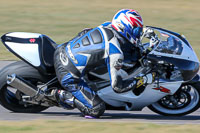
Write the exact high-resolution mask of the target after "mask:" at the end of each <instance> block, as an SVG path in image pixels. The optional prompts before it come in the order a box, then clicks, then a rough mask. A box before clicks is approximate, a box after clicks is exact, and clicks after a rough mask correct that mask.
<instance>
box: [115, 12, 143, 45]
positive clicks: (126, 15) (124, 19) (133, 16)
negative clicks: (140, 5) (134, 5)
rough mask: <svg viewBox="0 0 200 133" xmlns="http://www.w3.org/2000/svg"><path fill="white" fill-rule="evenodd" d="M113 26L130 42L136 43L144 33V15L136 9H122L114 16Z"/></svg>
mask: <svg viewBox="0 0 200 133" xmlns="http://www.w3.org/2000/svg"><path fill="white" fill-rule="evenodd" d="M112 27H113V28H114V29H115V30H117V31H118V32H119V33H120V34H121V35H122V36H123V37H125V38H126V39H127V40H128V41H129V42H131V43H132V44H135V43H136V41H137V39H139V38H140V36H141V34H142V30H143V21H142V17H141V16H140V14H139V13H138V12H137V11H135V10H132V9H122V10H120V11H119V12H117V13H116V14H115V16H114V17H113V20H112Z"/></svg>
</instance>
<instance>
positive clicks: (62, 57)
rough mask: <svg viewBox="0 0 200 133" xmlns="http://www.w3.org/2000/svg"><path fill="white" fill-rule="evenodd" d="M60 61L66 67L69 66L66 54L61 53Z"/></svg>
mask: <svg viewBox="0 0 200 133" xmlns="http://www.w3.org/2000/svg"><path fill="white" fill-rule="evenodd" d="M60 61H61V62H62V64H63V65H64V66H67V65H68V58H67V57H66V55H65V54H64V53H60Z"/></svg>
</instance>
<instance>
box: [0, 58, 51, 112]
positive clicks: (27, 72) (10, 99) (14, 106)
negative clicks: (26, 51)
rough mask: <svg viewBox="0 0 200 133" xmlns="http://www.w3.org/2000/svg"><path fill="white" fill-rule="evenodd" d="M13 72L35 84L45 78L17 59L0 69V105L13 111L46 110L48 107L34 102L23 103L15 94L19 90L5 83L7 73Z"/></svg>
mask: <svg viewBox="0 0 200 133" xmlns="http://www.w3.org/2000/svg"><path fill="white" fill-rule="evenodd" d="M13 73H15V74H16V75H18V76H20V77H22V78H24V79H26V80H28V81H30V82H34V84H36V83H37V82H38V81H40V82H43V83H44V82H45V78H44V77H42V76H41V74H39V72H38V71H37V70H36V69H35V68H33V67H31V66H30V65H28V64H26V63H25V62H23V61H17V62H15V63H12V64H10V65H8V66H6V67H4V68H3V69H2V70H1V71H0V103H1V105H2V106H3V107H4V108H6V109H8V110H10V111H13V112H18V113H38V112H41V111H43V110H46V109H47V108H48V107H44V106H40V105H35V104H25V103H23V102H22V101H21V100H20V99H19V97H17V94H19V91H16V89H15V88H12V87H11V86H9V85H7V75H10V74H13Z"/></svg>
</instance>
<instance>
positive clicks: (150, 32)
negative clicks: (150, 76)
mask: <svg viewBox="0 0 200 133" xmlns="http://www.w3.org/2000/svg"><path fill="white" fill-rule="evenodd" d="M143 34H144V37H146V38H148V39H151V37H152V36H156V34H155V32H154V30H153V29H151V28H144V30H143Z"/></svg>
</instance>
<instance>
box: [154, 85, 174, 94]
mask: <svg viewBox="0 0 200 133" xmlns="http://www.w3.org/2000/svg"><path fill="white" fill-rule="evenodd" d="M153 89H154V90H159V91H161V92H164V93H170V92H171V91H170V90H169V89H167V88H165V87H163V86H160V87H159V88H153Z"/></svg>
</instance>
